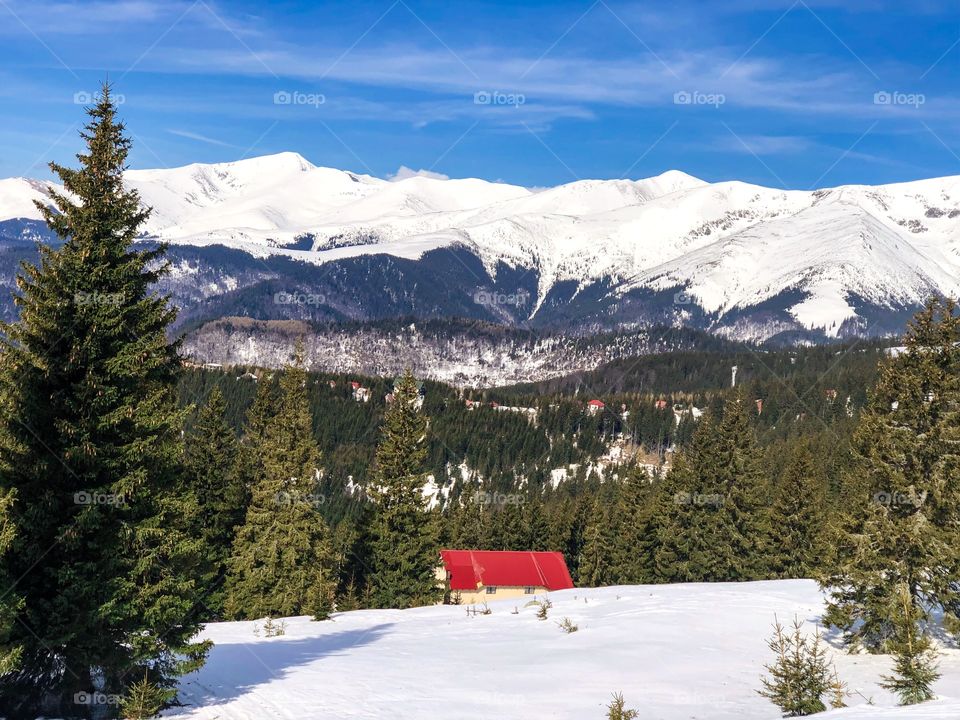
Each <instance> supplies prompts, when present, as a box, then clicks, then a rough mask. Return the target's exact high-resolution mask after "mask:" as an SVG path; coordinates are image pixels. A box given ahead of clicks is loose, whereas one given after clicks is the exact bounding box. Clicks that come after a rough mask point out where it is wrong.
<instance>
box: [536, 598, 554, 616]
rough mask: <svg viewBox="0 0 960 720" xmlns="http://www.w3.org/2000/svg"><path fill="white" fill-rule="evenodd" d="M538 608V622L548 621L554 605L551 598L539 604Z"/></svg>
mask: <svg viewBox="0 0 960 720" xmlns="http://www.w3.org/2000/svg"><path fill="white" fill-rule="evenodd" d="M537 607H538V608H539V609H538V610H537V620H546V619H547V615H548V614H549V612H550V608H552V607H553V603H552V602H550V598H544V599H543V600H540V601H538V602H537Z"/></svg>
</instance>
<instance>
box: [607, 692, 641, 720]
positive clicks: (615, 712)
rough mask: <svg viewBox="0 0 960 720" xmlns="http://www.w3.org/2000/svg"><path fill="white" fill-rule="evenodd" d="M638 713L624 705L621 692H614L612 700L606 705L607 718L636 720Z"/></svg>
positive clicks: (612, 719)
mask: <svg viewBox="0 0 960 720" xmlns="http://www.w3.org/2000/svg"><path fill="white" fill-rule="evenodd" d="M639 715H640V713H638V712H637V711H636V710H633V709H632V708H627V707H626V702H625V701H624V699H623V693H614V694H613V700H611V701H610V704H609V705H607V720H636V718H637V717H639Z"/></svg>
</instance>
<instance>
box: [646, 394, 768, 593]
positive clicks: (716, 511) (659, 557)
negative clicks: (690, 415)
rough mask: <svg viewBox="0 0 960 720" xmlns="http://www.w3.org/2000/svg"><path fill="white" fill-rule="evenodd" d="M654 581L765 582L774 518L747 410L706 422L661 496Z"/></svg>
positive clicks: (734, 406) (726, 410)
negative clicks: (771, 515) (770, 515)
mask: <svg viewBox="0 0 960 720" xmlns="http://www.w3.org/2000/svg"><path fill="white" fill-rule="evenodd" d="M656 528H657V532H656V535H657V547H656V551H655V553H654V574H655V575H656V578H657V580H659V581H662V582H718V581H730V580H757V579H761V578H763V577H767V576H769V575H770V574H771V573H770V569H769V567H768V560H767V559H766V557H765V550H766V549H767V547H768V546H769V535H770V517H769V508H768V500H767V497H766V481H765V478H764V476H763V472H762V468H761V466H760V452H759V449H758V446H757V442H756V438H755V436H754V433H753V431H752V429H751V428H750V426H749V423H748V419H747V414H746V412H745V403H743V402H742V401H741V400H740V399H733V400H729V401H727V403H726V404H725V405H724V407H723V411H722V417H720V418H716V417H714V416H713V414H712V413H710V414H708V415H706V416H705V417H704V418H703V419H702V420H701V421H700V426H699V427H698V428H697V431H696V433H695V434H694V436H693V439H692V440H691V443H690V445H689V447H688V448H687V450H686V451H684V452H683V453H681V454H680V455H679V457H677V458H676V459H675V461H674V464H673V467H672V468H671V469H670V471H669V472H668V473H667V476H666V478H665V479H664V480H663V481H662V482H661V483H659V485H658V489H657V509H656Z"/></svg>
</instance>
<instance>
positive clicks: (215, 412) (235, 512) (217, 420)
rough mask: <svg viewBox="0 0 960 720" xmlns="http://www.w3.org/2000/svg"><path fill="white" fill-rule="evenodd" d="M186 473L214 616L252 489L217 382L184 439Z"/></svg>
mask: <svg viewBox="0 0 960 720" xmlns="http://www.w3.org/2000/svg"><path fill="white" fill-rule="evenodd" d="M183 464H184V476H185V478H186V481H187V483H188V484H189V487H190V489H191V490H192V491H193V493H194V494H195V495H196V498H197V502H198V503H199V506H200V510H199V515H198V523H199V525H200V536H201V538H202V539H203V545H204V549H205V552H206V555H207V565H208V567H207V578H205V580H204V587H205V588H206V590H207V597H206V599H205V600H204V604H205V605H206V606H207V608H208V609H209V610H210V612H211V615H212V617H210V618H209V619H211V620H212V619H218V618H220V617H221V616H222V613H223V583H224V580H225V579H226V566H227V558H228V557H229V556H230V550H231V547H232V545H233V538H234V536H235V534H236V530H237V528H238V527H239V526H240V525H242V524H243V521H244V516H245V515H246V510H247V504H248V503H249V494H250V493H249V490H248V488H247V478H246V475H245V472H244V470H245V466H244V463H243V460H242V454H241V451H240V441H239V440H238V439H237V436H236V435H235V434H234V431H233V429H232V428H231V427H230V426H229V425H228V424H227V420H226V404H225V403H224V400H223V394H222V393H221V392H220V389H219V388H217V387H214V388H213V389H212V390H211V391H210V394H209V395H208V397H207V401H206V403H205V404H204V405H203V407H202V408H201V409H200V411H199V412H198V414H197V418H196V422H195V423H194V425H193V427H192V428H190V430H189V431H188V432H187V434H186V437H185V439H184V463H183Z"/></svg>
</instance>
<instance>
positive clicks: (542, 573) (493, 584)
mask: <svg viewBox="0 0 960 720" xmlns="http://www.w3.org/2000/svg"><path fill="white" fill-rule="evenodd" d="M440 559H441V561H442V566H441V567H440V568H438V570H437V577H438V579H440V580H442V581H443V582H444V586H445V587H446V588H449V591H450V597H451V598H452V599H454V602H459V603H461V604H466V605H469V604H474V603H482V602H485V601H487V600H499V599H503V598H516V597H523V596H524V595H530V596H533V595H537V594H539V593H545V592H550V591H551V590H566V589H568V588H572V587H573V581H572V580H571V579H570V571H569V570H567V563H566V561H565V560H564V559H563V553H558V552H535V551H532V550H520V551H513V550H441V551H440Z"/></svg>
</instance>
